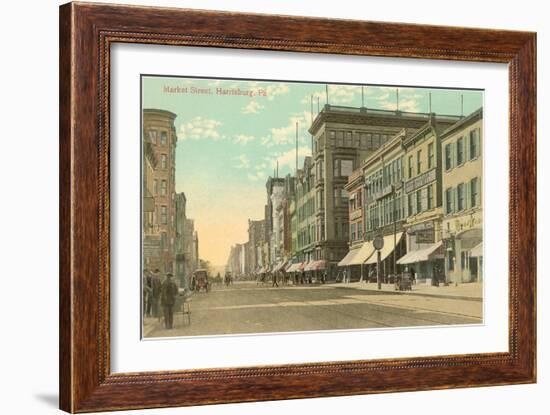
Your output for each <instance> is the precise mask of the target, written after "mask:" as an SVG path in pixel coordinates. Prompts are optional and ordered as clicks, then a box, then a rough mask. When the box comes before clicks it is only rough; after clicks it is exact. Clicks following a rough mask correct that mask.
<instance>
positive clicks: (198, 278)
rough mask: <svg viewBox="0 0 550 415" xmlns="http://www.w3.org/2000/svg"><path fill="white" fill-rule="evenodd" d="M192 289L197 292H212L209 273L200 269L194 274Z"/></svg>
mask: <svg viewBox="0 0 550 415" xmlns="http://www.w3.org/2000/svg"><path fill="white" fill-rule="evenodd" d="M191 289H192V290H193V291H195V292H200V291H201V290H204V291H205V292H209V291H210V281H209V278H208V271H207V270H205V269H198V270H196V271H195V272H194V273H193V279H192V280H191Z"/></svg>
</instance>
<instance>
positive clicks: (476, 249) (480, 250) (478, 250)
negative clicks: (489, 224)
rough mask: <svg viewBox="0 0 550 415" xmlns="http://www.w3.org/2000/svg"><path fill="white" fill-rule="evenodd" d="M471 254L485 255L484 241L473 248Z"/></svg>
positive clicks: (474, 255) (475, 255)
mask: <svg viewBox="0 0 550 415" xmlns="http://www.w3.org/2000/svg"><path fill="white" fill-rule="evenodd" d="M470 256H472V257H481V256H483V242H480V243H479V244H477V245H476V246H474V247H473V248H472V250H471V251H470Z"/></svg>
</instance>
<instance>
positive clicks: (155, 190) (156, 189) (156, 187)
mask: <svg viewBox="0 0 550 415" xmlns="http://www.w3.org/2000/svg"><path fill="white" fill-rule="evenodd" d="M153 194H154V195H155V196H156V195H158V194H159V181H158V180H157V179H154V180H153Z"/></svg>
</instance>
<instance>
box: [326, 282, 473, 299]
mask: <svg viewBox="0 0 550 415" xmlns="http://www.w3.org/2000/svg"><path fill="white" fill-rule="evenodd" d="M326 286H331V287H335V288H353V289H356V290H365V291H379V290H378V285H377V284H376V283H375V282H374V283H373V282H370V283H365V282H351V283H348V284H344V283H332V284H326ZM380 291H383V292H388V293H392V294H401V295H418V296H425V297H438V298H447V299H454V300H465V301H480V302H481V301H483V283H481V282H470V283H463V284H458V286H455V285H454V284H452V285H449V286H443V285H440V286H439V287H434V286H431V285H426V284H415V285H413V286H412V291H396V290H395V286H394V285H393V284H382V289H381V290H380Z"/></svg>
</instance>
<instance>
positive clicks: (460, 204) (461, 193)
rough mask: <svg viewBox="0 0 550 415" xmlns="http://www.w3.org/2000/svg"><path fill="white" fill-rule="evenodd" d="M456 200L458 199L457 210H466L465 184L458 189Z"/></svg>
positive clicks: (461, 184)
mask: <svg viewBox="0 0 550 415" xmlns="http://www.w3.org/2000/svg"><path fill="white" fill-rule="evenodd" d="M456 198H457V210H459V211H461V210H463V209H464V183H460V184H459V185H458V186H457V187H456Z"/></svg>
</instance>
